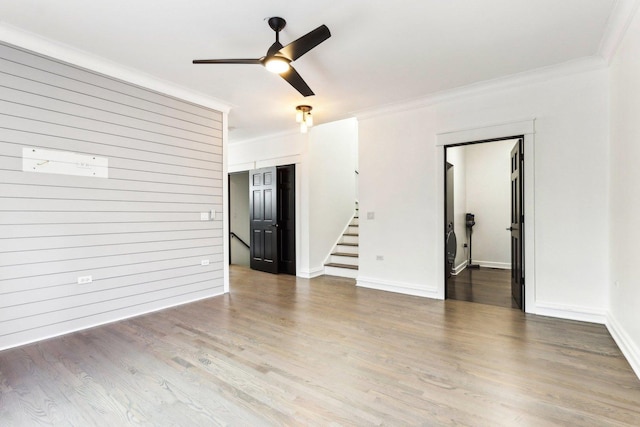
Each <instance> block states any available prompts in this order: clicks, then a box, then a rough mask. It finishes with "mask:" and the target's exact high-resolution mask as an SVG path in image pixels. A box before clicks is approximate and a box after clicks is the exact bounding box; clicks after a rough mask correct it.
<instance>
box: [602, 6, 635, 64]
mask: <svg viewBox="0 0 640 427" xmlns="http://www.w3.org/2000/svg"><path fill="white" fill-rule="evenodd" d="M639 4H640V1H639V0H616V2H615V5H614V6H613V10H612V11H611V14H610V15H609V19H608V20H607V27H606V29H605V31H604V34H603V36H602V39H601V40H600V47H599V48H598V54H599V55H600V56H602V57H603V58H604V59H605V61H607V64H609V63H611V60H612V59H613V57H614V56H615V54H616V50H617V49H618V46H619V45H620V42H622V39H624V36H625V34H626V33H627V29H628V28H629V24H631V21H632V20H633V17H634V16H635V14H636V11H637V10H638V5H639Z"/></svg>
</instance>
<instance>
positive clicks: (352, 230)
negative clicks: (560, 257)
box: [347, 225, 360, 234]
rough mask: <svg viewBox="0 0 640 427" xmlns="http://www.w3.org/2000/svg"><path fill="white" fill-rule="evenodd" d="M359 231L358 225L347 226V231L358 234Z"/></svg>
mask: <svg viewBox="0 0 640 427" xmlns="http://www.w3.org/2000/svg"><path fill="white" fill-rule="evenodd" d="M359 231H360V227H353V226H351V225H350V226H349V227H348V228H347V233H351V234H358V232H359Z"/></svg>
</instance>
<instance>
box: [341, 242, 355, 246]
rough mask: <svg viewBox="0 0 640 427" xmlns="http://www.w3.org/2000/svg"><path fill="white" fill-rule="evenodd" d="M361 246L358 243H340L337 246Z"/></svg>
mask: <svg viewBox="0 0 640 427" xmlns="http://www.w3.org/2000/svg"><path fill="white" fill-rule="evenodd" d="M340 245H342V246H359V245H358V244H357V243H338V244H337V246H340Z"/></svg>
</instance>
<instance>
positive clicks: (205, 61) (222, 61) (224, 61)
mask: <svg viewBox="0 0 640 427" xmlns="http://www.w3.org/2000/svg"><path fill="white" fill-rule="evenodd" d="M193 63H194V64H261V63H262V62H261V59H194V60H193Z"/></svg>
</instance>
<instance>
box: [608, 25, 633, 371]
mask: <svg viewBox="0 0 640 427" xmlns="http://www.w3.org/2000/svg"><path fill="white" fill-rule="evenodd" d="M639 53H640V15H639V14H637V13H636V16H635V18H634V20H633V22H632V23H631V25H630V27H629V29H628V30H627V34H626V38H625V39H624V41H623V43H622V44H621V46H620V48H619V50H618V53H617V55H616V57H615V58H614V60H613V62H612V66H611V75H610V82H611V163H610V164H611V180H610V193H611V199H610V203H611V205H610V206H611V221H610V222H609V226H610V231H611V232H610V244H611V252H610V262H611V274H610V280H609V284H610V294H609V295H610V306H609V319H608V326H609V330H610V331H611V332H612V335H613V336H614V337H615V338H616V341H617V343H618V345H619V346H620V348H621V349H622V351H623V352H624V353H625V355H626V356H627V359H628V360H629V362H630V363H631V366H632V367H633V368H634V370H635V372H636V374H638V376H640V284H639V282H640V281H639V280H638V277H639V275H638V254H639V251H638V248H639V243H640V226H639V225H638V224H639V221H638V220H639V218H640V167H639V160H640V121H638V112H640V79H639V78H638V76H640V54H639Z"/></svg>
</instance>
